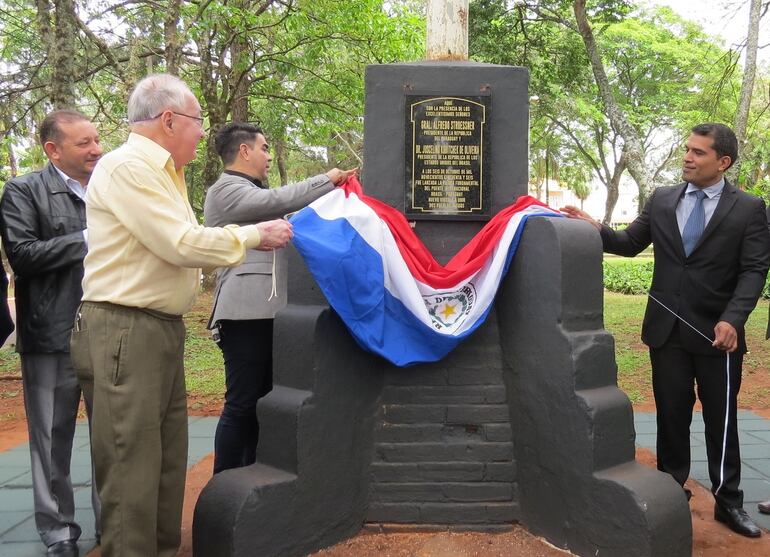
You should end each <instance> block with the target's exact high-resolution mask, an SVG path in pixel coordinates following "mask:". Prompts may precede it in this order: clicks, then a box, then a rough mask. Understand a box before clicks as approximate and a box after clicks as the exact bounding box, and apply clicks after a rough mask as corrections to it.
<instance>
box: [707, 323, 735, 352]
mask: <svg viewBox="0 0 770 557" xmlns="http://www.w3.org/2000/svg"><path fill="white" fill-rule="evenodd" d="M711 346H713V347H714V348H717V349H719V350H724V351H725V352H735V350H736V348H738V331H736V330H735V327H733V326H732V325H730V324H729V323H728V322H727V321H720V322H719V323H717V325H716V327H714V342H713V343H712V344H711Z"/></svg>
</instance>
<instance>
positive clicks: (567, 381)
mask: <svg viewBox="0 0 770 557" xmlns="http://www.w3.org/2000/svg"><path fill="white" fill-rule="evenodd" d="M601 272H602V271H601V244H600V240H599V236H598V234H596V231H595V230H594V229H593V227H591V226H590V225H589V224H587V223H584V222H579V221H574V220H569V219H544V218H538V219H532V220H530V221H529V222H528V224H527V228H526V229H525V231H524V235H523V237H522V241H521V244H520V247H519V251H518V253H517V254H516V258H515V259H514V262H513V265H512V266H511V269H510V271H509V274H508V277H507V279H506V280H505V282H504V284H503V286H502V288H501V291H500V292H499V294H498V299H497V300H498V301H497V310H498V313H499V315H500V329H501V331H500V339H501V345H502V349H503V354H504V360H505V365H506V372H505V374H504V375H505V377H506V380H507V382H508V390H509V392H510V393H511V394H512V396H510V397H509V402H510V410H511V420H512V422H513V423H515V424H517V427H515V428H514V430H513V441H514V447H515V456H516V463H517V469H518V480H519V504H520V507H521V520H522V522H523V523H524V524H525V525H526V526H527V527H528V528H529V529H530V530H531V531H532V532H534V533H536V534H539V535H542V536H545V537H546V538H547V539H548V540H549V541H550V542H551V543H553V544H554V545H557V546H559V547H563V548H565V549H569V550H570V551H572V552H573V553H577V554H578V555H619V556H620V555H622V556H625V557H628V556H635V555H639V556H656V555H667V556H674V555H681V556H685V555H686V556H689V555H690V554H691V552H692V525H691V519H690V510H689V507H688V505H687V501H686V498H685V496H684V493H683V491H682V489H681V488H680V487H679V485H678V484H677V483H676V482H674V480H673V479H672V478H671V477H670V476H668V475H667V474H662V473H660V472H657V471H655V470H651V469H649V468H647V467H644V466H642V465H640V464H638V463H636V462H635V461H634V454H635V452H634V451H635V447H634V439H635V433H634V425H633V413H632V408H631V403H630V402H629V400H628V398H627V397H626V395H625V394H624V393H623V392H622V391H620V390H619V389H618V388H617V386H616V373H617V368H616V365H615V360H614V342H613V339H612V336H611V335H610V334H609V333H607V332H606V331H605V330H604V328H603V322H602V296H603V294H602V280H601Z"/></svg>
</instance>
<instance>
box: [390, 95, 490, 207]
mask: <svg viewBox="0 0 770 557" xmlns="http://www.w3.org/2000/svg"><path fill="white" fill-rule="evenodd" d="M489 105H490V97H489V96H478V97H464V96H463V97H453V96H426V95H406V192H405V196H404V197H405V207H404V214H405V215H406V217H407V218H411V219H434V220H436V219H441V220H444V219H447V220H486V219H489V218H490V217H491V214H490V213H491V211H490V199H491V197H490V190H489V188H490V183H489V163H488V159H489V156H488V154H489V147H490V145H489V120H490V114H489Z"/></svg>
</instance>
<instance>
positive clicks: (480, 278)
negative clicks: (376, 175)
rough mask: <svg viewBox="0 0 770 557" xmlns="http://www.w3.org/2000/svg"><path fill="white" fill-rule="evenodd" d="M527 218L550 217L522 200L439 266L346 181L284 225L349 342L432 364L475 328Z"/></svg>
mask: <svg viewBox="0 0 770 557" xmlns="http://www.w3.org/2000/svg"><path fill="white" fill-rule="evenodd" d="M533 216H549V217H553V216H560V213H559V212H558V211H555V210H554V209H551V208H550V207H548V206H547V205H544V204H543V203H541V202H540V201H538V200H537V199H535V198H533V197H530V196H522V197H520V198H519V199H518V200H517V201H516V203H514V204H513V205H510V206H508V207H506V208H505V209H503V210H502V211H500V212H499V213H498V214H497V215H495V216H494V217H493V218H492V219H491V220H490V221H489V222H488V223H487V224H486V225H485V226H484V228H482V229H481V230H480V231H479V233H478V234H476V236H475V237H474V238H473V239H472V240H471V241H470V242H468V243H467V244H466V245H465V246H464V247H463V248H462V249H461V250H460V251H459V252H457V254H456V255H455V256H454V257H453V258H452V260H451V261H449V263H447V264H446V266H442V265H440V264H439V263H438V262H437V261H436V260H435V259H434V257H433V256H432V255H431V253H430V252H429V251H428V249H427V248H426V247H425V245H424V244H423V243H422V242H421V241H420V240H419V239H418V238H417V236H416V235H415V234H414V231H413V230H412V228H411V227H410V226H409V223H408V222H407V220H406V218H405V217H404V216H403V215H402V214H401V213H400V212H398V211H397V210H396V209H394V208H393V207H391V206H389V205H386V204H385V203H382V202H381V201H378V200H376V199H374V198H371V197H368V196H367V195H364V193H363V191H362V189H361V184H360V183H359V182H358V180H357V179H356V178H355V177H351V178H350V179H349V180H348V181H347V182H346V183H345V184H344V185H342V186H341V187H339V188H336V189H335V190H334V191H332V192H330V193H328V194H326V195H324V196H323V197H321V198H319V199H317V200H316V201H314V202H313V203H311V204H310V205H308V206H307V207H305V208H304V209H302V210H301V211H299V212H298V213H296V214H295V215H293V216H292V217H291V218H290V219H289V220H290V222H291V223H292V225H293V227H294V245H295V246H296V248H297V250H298V251H299V252H300V254H301V255H302V257H303V258H304V260H305V263H306V264H307V266H308V268H309V269H310V272H311V273H312V274H313V277H314V278H315V280H316V282H317V283H318V285H319V287H320V288H321V291H322V292H323V293H324V295H325V296H326V299H327V300H328V301H329V303H330V304H331V306H332V307H333V308H334V310H335V311H336V312H337V313H338V314H339V316H340V317H341V318H342V320H343V321H344V322H345V325H346V326H347V327H348V329H349V330H350V332H351V334H352V335H353V337H354V338H355V339H356V341H357V342H358V344H359V345H360V346H362V347H363V348H364V349H366V350H369V351H371V352H374V353H376V354H379V355H381V356H382V357H384V358H386V359H387V360H389V361H390V362H392V363H394V364H395V365H397V366H407V365H410V364H416V363H419V362H435V361H437V360H440V359H441V358H443V357H444V356H445V355H446V354H448V353H449V352H450V351H451V350H452V349H453V348H454V347H455V346H457V344H459V342H460V341H461V340H462V339H464V338H465V337H467V336H468V335H470V334H471V333H472V332H473V331H475V330H476V328H478V327H479V325H481V324H482V323H483V322H484V319H486V317H487V314H488V313H489V310H490V309H491V307H492V302H493V301H494V297H495V294H496V293H497V289H498V287H499V285H500V281H501V280H502V278H503V277H504V276H505V273H506V272H507V271H508V266H509V265H510V262H511V259H512V258H513V254H514V253H515V251H516V248H517V246H518V244H519V239H520V238H521V233H522V231H523V230H524V224H525V223H526V221H527V219H528V218H529V217H533Z"/></svg>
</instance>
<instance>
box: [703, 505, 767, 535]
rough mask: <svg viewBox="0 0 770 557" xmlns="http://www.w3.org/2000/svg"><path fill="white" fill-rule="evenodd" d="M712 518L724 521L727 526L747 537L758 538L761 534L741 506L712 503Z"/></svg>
mask: <svg viewBox="0 0 770 557" xmlns="http://www.w3.org/2000/svg"><path fill="white" fill-rule="evenodd" d="M714 519H715V520H718V521H719V522H724V523H725V524H727V526H728V527H729V528H730V530H732V531H733V532H735V533H736V534H740V535H741V536H746V537H748V538H758V537H759V536H761V535H762V530H760V529H759V526H757V525H756V524H754V521H753V520H751V518H750V517H749V515H748V513H747V512H746V511H745V510H744V509H743V507H722V506H721V505H714Z"/></svg>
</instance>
